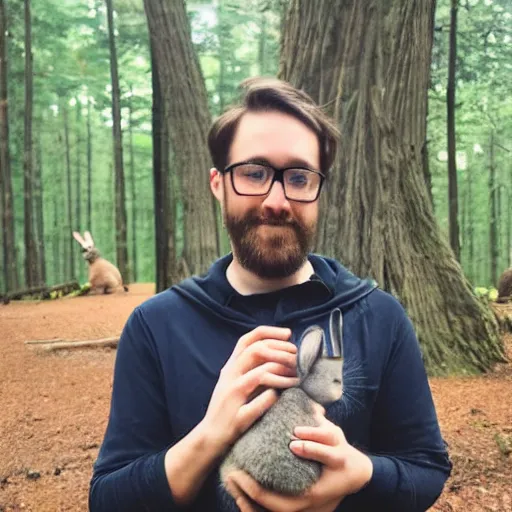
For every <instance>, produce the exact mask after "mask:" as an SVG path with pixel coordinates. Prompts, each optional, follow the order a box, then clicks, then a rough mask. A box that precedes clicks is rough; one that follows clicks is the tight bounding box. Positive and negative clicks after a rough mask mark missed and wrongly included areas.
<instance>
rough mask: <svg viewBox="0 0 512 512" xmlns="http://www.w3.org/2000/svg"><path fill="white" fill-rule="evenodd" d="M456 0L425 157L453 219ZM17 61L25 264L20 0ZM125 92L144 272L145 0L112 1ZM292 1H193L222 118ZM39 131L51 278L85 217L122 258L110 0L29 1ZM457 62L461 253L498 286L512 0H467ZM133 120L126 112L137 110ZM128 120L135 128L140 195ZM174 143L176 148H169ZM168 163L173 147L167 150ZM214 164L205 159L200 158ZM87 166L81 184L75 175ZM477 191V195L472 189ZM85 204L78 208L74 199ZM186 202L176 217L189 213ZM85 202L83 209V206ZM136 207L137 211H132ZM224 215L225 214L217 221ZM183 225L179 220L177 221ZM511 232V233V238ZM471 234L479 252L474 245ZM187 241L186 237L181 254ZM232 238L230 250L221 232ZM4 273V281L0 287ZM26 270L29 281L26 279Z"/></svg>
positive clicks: (443, 10)
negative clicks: (449, 159) (493, 242)
mask: <svg viewBox="0 0 512 512" xmlns="http://www.w3.org/2000/svg"><path fill="white" fill-rule="evenodd" d="M450 4H451V2H450V0H439V1H438V3H437V13H436V20H435V26H436V31H435V43H434V49H433V59H432V80H431V87H430V90H429V98H430V101H429V117H428V139H429V146H428V150H429V167H430V171H431V173H432V185H433V196H434V204H435V211H436V216H437V218H438V221H439V224H440V226H441V228H442V229H443V230H444V231H445V232H446V233H447V231H448V202H447V163H446V162H445V161H444V158H443V152H446V150H447V142H446V83H447V67H448V36H449V22H450ZM7 7H8V34H9V37H8V65H9V70H8V72H9V75H8V78H9V82H8V86H9V117H10V146H11V158H12V162H11V166H12V172H13V187H14V198H15V204H14V207H15V219H16V240H17V243H16V247H17V252H18V268H19V273H20V276H22V269H23V259H24V249H23V220H24V212H23V112H24V97H23V94H24V83H23V82H24V76H23V72H24V13H23V3H22V2H9V3H8V5H7ZM114 8H115V10H116V13H115V23H116V34H117V40H116V45H117V52H118V60H119V68H120V69H119V72H120V83H121V96H122V99H121V101H122V116H123V121H122V126H123V130H124V138H123V143H124V163H125V181H126V207H127V212H128V244H129V257H130V259H131V256H132V250H133V239H132V238H133V234H132V233H133V229H132V223H133V219H134V218H136V226H135V227H136V229H135V233H136V245H137V250H138V258H137V274H138V279H139V280H140V281H153V280H154V273H155V268H154V266H155V258H154V244H155V241H154V215H155V213H154V209H153V184H152V140H151V108H152V98H151V59H150V54H149V45H148V33H147V23H146V19H145V15H144V9H143V2H142V0H114ZM285 8H286V1H284V0H247V1H246V2H237V1H234V0H216V1H213V0H201V1H199V0H198V1H192V0H191V1H189V2H188V3H187V9H188V14H189V20H190V25H191V29H192V38H193V42H194V44H195V48H196V51H197V54H198V58H199V61H200V64H201V68H202V72H203V76H204V79H205V83H206V87H207V92H208V98H209V105H210V109H211V113H212V115H213V116H216V115H218V114H219V113H220V112H221V111H222V109H223V108H225V107H226V106H227V105H229V104H231V103H232V102H233V101H234V100H235V99H236V96H237V86H238V84H239V82H240V81H241V80H242V79H244V78H246V77H249V76H254V75H258V74H263V75H275V74H276V73H277V69H278V60H279V42H280V28H281V22H282V19H283V12H284V9H285ZM32 16H33V20H32V21H33V28H32V31H33V38H32V39H33V59H34V101H35V104H34V137H35V143H36V147H37V146H38V145H40V147H41V165H42V177H43V197H44V208H43V219H44V248H45V260H46V265H47V282H48V284H54V283H57V282H62V281H63V280H65V279H67V278H69V277H72V276H70V275H69V270H68V269H67V267H68V263H67V259H68V258H69V254H68V253H69V252H70V250H71V248H70V246H71V243H70V237H71V231H72V230H73V229H77V230H81V231H83V230H85V229H90V230H91V231H92V233H93V236H94V239H95V241H96V244H97V246H98V248H99V249H100V251H101V252H102V255H103V256H104V257H106V258H107V259H109V260H111V261H115V232H114V203H113V199H114V186H115V184H114V179H113V163H112V162H113V156H112V132H111V127H112V121H111V93H110V90H111V89H110V68H109V66H110V61H109V48H108V37H107V23H106V18H105V16H106V15H105V5H104V2H103V0H66V2H62V1H61V0H40V1H38V2H33V6H32ZM458 21H459V30H458V60H457V65H458V67H457V91H456V92H457V100H456V101H457V109H456V123H457V125H456V128H457V150H458V151H459V152H460V158H459V161H460V163H459V169H458V178H459V180H458V184H459V217H460V226H461V239H462V265H463V268H464V270H465V273H466V275H467V276H468V278H469V279H470V280H471V281H472V282H473V283H479V284H483V285H485V287H486V289H490V288H489V286H490V285H491V284H494V285H495V284H496V283H491V279H490V263H489V259H490V251H489V190H488V179H489V165H490V136H491V132H494V136H495V143H496V144H495V148H494V150H495V151H494V154H495V166H496V176H497V185H496V186H497V187H498V189H499V191H500V212H499V242H498V243H499V269H498V272H501V270H502V269H503V268H506V267H507V266H509V265H510V264H512V262H511V261H510V260H509V258H510V248H508V247H507V243H508V242H507V240H510V235H511V233H510V231H508V230H510V229H512V228H511V226H510V221H509V216H510V212H511V211H512V206H511V205H512V166H511V164H510V157H511V153H510V151H512V143H511V142H510V141H511V139H512V97H511V95H510V86H509V84H510V78H511V73H512V28H511V27H512V23H511V21H512V1H511V0H461V2H460V7H459V16H458ZM130 106H131V108H132V112H131V114H132V115H131V124H130V123H129V108H130ZM63 107H66V108H67V110H68V117H69V134H68V135H69V142H70V147H69V152H70V165H71V177H72V202H73V222H72V224H69V222H68V219H67V187H66V176H67V175H66V172H67V169H66V148H65V135H64V123H63ZM89 108H90V110H91V119H90V122H91V133H92V139H91V144H92V161H91V168H92V190H91V205H92V215H91V220H90V223H89V222H88V219H87V216H86V214H87V167H88V161H87V158H88V155H87V119H88V109H89ZM129 129H131V130H132V133H133V168H134V171H133V172H134V174H133V181H134V183H135V195H134V196H132V187H131V161H130V151H129V149H130V147H129ZM171 149H172V148H171ZM171 161H172V159H171ZM205 172H206V170H205ZM78 174H79V175H80V193H79V194H78V193H77V176H78ZM470 190H471V197H470V196H469V192H470ZM78 205H79V208H78ZM180 205H181V203H179V202H178V212H177V221H176V222H177V224H178V225H180V223H181V213H180ZM78 210H79V211H80V218H78V215H77V214H78ZM134 214H136V215H134ZM219 222H220V219H219ZM176 232H177V233H181V232H182V230H180V229H177V230H176ZM507 236H508V237H509V238H507ZM470 239H471V240H472V242H473V243H472V245H473V254H472V257H470V250H471V249H470V246H471V244H470ZM182 245H183V240H182V239H181V238H180V239H178V240H177V246H178V253H179V249H180V247H181V246H182ZM73 247H74V250H73V253H72V257H73V259H74V263H75V268H76V275H75V276H74V277H77V278H79V280H80V282H85V281H86V280H87V264H86V263H85V262H84V260H83V259H82V258H81V256H80V248H79V246H78V244H76V243H75V244H74V246H73ZM223 248H224V250H225V251H227V250H229V246H228V244H227V239H226V237H225V234H224V238H223ZM1 280H2V276H0V289H2V287H3V285H2V281H1ZM22 282H23V281H22Z"/></svg>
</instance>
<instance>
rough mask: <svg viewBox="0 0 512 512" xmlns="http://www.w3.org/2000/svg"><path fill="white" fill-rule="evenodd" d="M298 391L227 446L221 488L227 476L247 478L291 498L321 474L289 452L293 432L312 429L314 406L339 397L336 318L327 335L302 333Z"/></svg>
mask: <svg viewBox="0 0 512 512" xmlns="http://www.w3.org/2000/svg"><path fill="white" fill-rule="evenodd" d="M297 363H298V364H297V368H298V375H299V378H300V383H299V385H298V387H294V388H289V389H287V390H285V391H283V392H282V393H281V396H280V397H279V399H278V401H277V402H276V403H275V404H274V405H273V406H272V407H271V408H270V409H269V410H268V411H267V412H266V414H265V415H264V416H263V417H262V418H261V419H260V420H258V421H257V422H256V423H254V424H253V425H252V427H251V428H250V429H249V430H247V431H246V432H245V433H244V434H243V435H242V437H240V438H239V439H238V441H237V442H236V443H235V444H234V445H233V447H232V448H231V450H230V451H229V452H228V454H227V455H226V458H225V459H224V461H223V462H222V464H221V467H220V479H221V482H222V484H223V485H224V486H225V482H226V478H227V476H228V474H229V473H231V472H232V471H235V470H238V469H241V470H243V471H246V472H247V473H249V474H250V475H251V476H252V477H253V478H254V479H255V480H256V481H257V482H259V483H260V484H261V485H262V486H263V487H265V488H267V489H269V490H272V491H275V492H278V493H280V494H284V495H289V496H297V495H299V494H302V493H303V492H304V491H306V490H307V489H308V488H309V487H310V486H311V485H312V484H314V483H315V482H316V481H317V480H318V478H319V477H320V474H321V472H322V467H321V464H320V463H318V462H316V461H310V460H306V459H303V458H300V457H297V456H296V455H295V454H294V453H293V452H292V451H291V450H290V448H289V444H290V441H291V440H292V439H293V430H294V428H295V427H296V426H315V425H317V424H318V420H317V419H316V418H315V413H314V402H317V403H320V404H322V405H323V406H327V405H329V404H331V403H333V402H335V401H336V400H339V399H340V398H341V396H342V393H343V384H342V366H343V344H342V315H341V311H340V310H339V309H335V310H334V311H333V312H332V313H331V316H330V319H329V332H328V333H326V332H324V330H323V329H322V328H321V327H319V326H318V325H314V326H312V327H309V328H308V329H306V331H305V332H304V334H303V335H302V338H301V343H300V345H299V352H298V361H297Z"/></svg>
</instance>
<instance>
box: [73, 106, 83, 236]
mask: <svg viewBox="0 0 512 512" xmlns="http://www.w3.org/2000/svg"><path fill="white" fill-rule="evenodd" d="M75 107H76V112H75V114H76V118H75V120H76V123H75V137H76V138H75V167H76V183H75V185H76V192H75V197H76V210H75V212H76V223H75V229H76V230H77V231H78V232H79V233H81V232H82V169H81V165H80V144H81V143H82V138H81V137H80V122H81V120H82V115H81V109H82V105H81V104H80V100H78V99H77V101H76V105H75Z"/></svg>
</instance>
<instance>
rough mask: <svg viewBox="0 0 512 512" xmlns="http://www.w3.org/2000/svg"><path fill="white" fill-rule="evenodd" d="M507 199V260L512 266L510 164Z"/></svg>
mask: <svg viewBox="0 0 512 512" xmlns="http://www.w3.org/2000/svg"><path fill="white" fill-rule="evenodd" d="M507 192H508V201H507V206H508V208H507V251H508V252H507V261H508V264H507V265H508V266H509V267H512V166H511V167H510V170H509V172H508V187H507Z"/></svg>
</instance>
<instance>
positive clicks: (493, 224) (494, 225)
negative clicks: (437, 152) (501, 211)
mask: <svg viewBox="0 0 512 512" xmlns="http://www.w3.org/2000/svg"><path fill="white" fill-rule="evenodd" d="M494 137H495V135H494V130H492V131H491V136H490V140H489V145H490V150H489V256H490V264H491V265H490V272H491V274H490V279H491V285H492V286H497V284H498V257H499V250H498V212H497V206H498V205H497V203H498V201H497V196H498V187H497V186H496V159H495V154H494V151H495V141H494Z"/></svg>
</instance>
